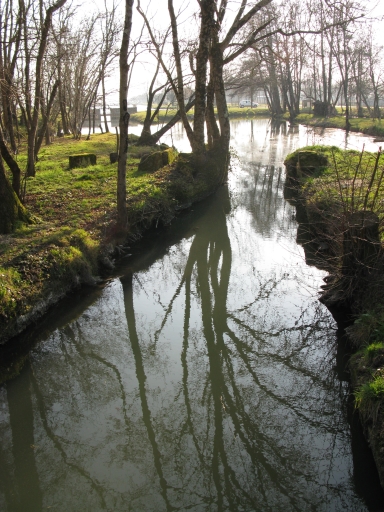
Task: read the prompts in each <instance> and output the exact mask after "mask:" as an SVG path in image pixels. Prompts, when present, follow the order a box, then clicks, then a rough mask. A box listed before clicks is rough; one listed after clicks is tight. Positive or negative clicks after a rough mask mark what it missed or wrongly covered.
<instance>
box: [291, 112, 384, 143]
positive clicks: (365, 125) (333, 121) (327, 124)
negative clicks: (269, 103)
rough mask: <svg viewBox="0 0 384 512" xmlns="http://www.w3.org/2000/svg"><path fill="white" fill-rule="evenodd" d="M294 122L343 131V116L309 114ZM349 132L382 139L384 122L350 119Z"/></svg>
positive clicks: (383, 136)
mask: <svg viewBox="0 0 384 512" xmlns="http://www.w3.org/2000/svg"><path fill="white" fill-rule="evenodd" d="M295 121H296V122H297V123H301V124H308V125H310V126H319V127H323V128H341V129H343V130H345V116H343V115H337V116H333V117H317V116H314V115H313V114H311V113H301V114H299V115H298V116H297V117H296V119H295ZM349 121H350V125H351V128H350V129H351V131H353V132H361V133H364V134H366V135H372V136H373V137H378V138H384V121H381V119H370V118H368V117H362V118H361V117H351V118H350V120H349Z"/></svg>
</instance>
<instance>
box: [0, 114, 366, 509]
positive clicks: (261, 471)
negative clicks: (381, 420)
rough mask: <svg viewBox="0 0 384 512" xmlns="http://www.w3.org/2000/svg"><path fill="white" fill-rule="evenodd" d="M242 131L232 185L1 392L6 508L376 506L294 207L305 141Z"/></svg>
mask: <svg viewBox="0 0 384 512" xmlns="http://www.w3.org/2000/svg"><path fill="white" fill-rule="evenodd" d="M232 126H233V131H232V145H233V147H234V148H235V150H236V153H237V157H233V159H232V171H231V174H230V178H229V187H228V189H227V188H225V187H222V188H220V190H219V191H218V193H217V194H215V196H214V197H212V198H210V199H209V200H207V201H205V202H203V203H201V204H200V205H195V207H194V208H193V209H192V211H190V212H187V213H186V214H185V216H184V217H180V218H179V219H177V220H176V221H175V222H174V224H173V226H172V227H171V228H170V229H168V230H165V231H163V232H162V234H161V235H159V236H158V237H157V239H156V241H154V243H153V245H150V243H149V242H148V244H149V246H148V249H147V251H146V252H144V253H141V254H140V253H138V254H136V253H134V255H133V256H132V258H131V259H128V260H126V264H125V265H121V266H120V268H119V272H118V274H119V277H116V278H114V279H112V280H111V282H110V283H109V284H108V285H107V286H105V288H104V289H103V290H102V292H101V293H100V296H99V297H98V298H97V299H96V300H95V301H94V302H93V303H92V304H91V305H90V306H89V305H86V306H84V308H83V310H81V307H80V306H81V303H80V304H79V309H78V310H77V311H73V313H72V316H71V315H70V314H69V317H70V321H69V322H68V323H66V324H65V325H62V324H61V322H60V318H59V319H58V321H57V324H56V325H55V326H54V328H53V329H52V330H51V332H49V333H44V334H43V335H42V337H41V342H40V343H39V344H38V345H37V346H36V347H35V348H34V350H33V351H32V353H31V356H30V360H29V362H28V364H27V365H26V366H25V368H24V370H23V371H22V372H21V375H20V376H19V378H17V379H15V380H14V381H12V382H10V383H8V384H7V385H6V386H3V387H2V388H0V437H1V439H2V445H1V447H0V476H1V477H4V478H0V509H1V510H4V511H9V512H10V511H13V510H28V507H30V510H42V509H48V508H52V509H53V510H57V511H63V512H67V511H68V510H92V511H95V512H98V511H102V510H113V511H127V510H134V511H136V510H140V511H156V512H158V511H170V510H193V511H203V510H204V511H212V512H213V511H218V510H220V511H224V510H225V511H235V510H236V511H256V512H266V511H270V512H276V511H284V512H290V511H300V512H303V511H311V512H328V511H350V510H356V511H357V510H359V511H367V510H370V505H369V500H374V499H376V498H375V497H374V496H373V494H372V493H368V492H367V493H366V494H364V495H361V494H359V493H358V492H357V490H356V487H355V485H354V481H353V475H354V471H355V470H354V466H353V457H352V452H351V434H350V428H349V424H348V422H347V418H346V414H345V401H346V399H347V396H348V389H347V384H346V382H344V381H340V380H339V378H338V373H337V371H336V370H335V360H336V356H337V346H336V342H335V324H334V321H333V319H332V318H331V316H330V315H329V313H328V311H327V310H326V309H325V308H324V307H323V306H322V305H321V304H320V303H319V302H318V300H317V291H318V289H319V286H320V284H321V283H322V277H323V276H324V272H323V271H320V270H318V269H316V268H314V267H309V266H306V265H305V262H304V255H303V252H302V249H301V248H300V247H299V246H298V245H297V244H296V241H295V240H296V229H297V224H296V221H295V218H294V210H293V208H292V206H290V205H289V204H287V203H286V202H285V201H284V198H283V186H284V170H283V168H282V162H283V160H284V157H285V155H286V154H287V153H288V152H290V151H292V150H293V149H295V148H296V147H298V146H299V145H302V143H301V140H302V139H301V138H300V137H301V135H300V130H301V128H300V127H296V128H295V130H296V133H294V130H292V131H291V130H289V129H288V128H287V126H286V124H285V123H284V125H281V124H279V125H276V126H272V125H271V124H270V122H269V120H257V121H254V122H250V121H235V122H234V123H232ZM176 134H177V135H178V136H180V140H183V139H182V136H183V135H182V131H181V132H175V133H173V140H176ZM307 135H308V134H306V136H307ZM184 143H185V141H184V142H183V144H184ZM175 145H177V144H175ZM172 231H176V232H177V233H180V235H179V236H178V237H177V238H176V240H173V242H172V243H167V237H169V236H171V235H172ZM153 236H154V237H155V234H154V235H153ZM19 427H20V428H19ZM31 447H33V448H31ZM9 489H10V491H9ZM23 507H24V508H23Z"/></svg>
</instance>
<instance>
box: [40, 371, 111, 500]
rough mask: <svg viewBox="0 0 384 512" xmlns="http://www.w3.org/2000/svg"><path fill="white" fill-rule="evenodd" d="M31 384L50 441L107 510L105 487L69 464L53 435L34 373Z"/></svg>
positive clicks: (85, 472) (83, 471) (67, 463)
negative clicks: (86, 482) (84, 480)
mask: <svg viewBox="0 0 384 512" xmlns="http://www.w3.org/2000/svg"><path fill="white" fill-rule="evenodd" d="M31 382H32V386H33V388H34V391H35V395H36V399H37V406H38V409H39V412H40V417H41V421H42V424H43V427H44V430H45V432H46V434H47V436H48V437H49V438H50V440H51V441H52V443H53V445H54V446H55V448H56V449H57V450H58V451H59V453H60V454H61V456H62V459H63V462H64V463H65V464H66V465H67V466H68V467H70V468H72V469H74V470H75V471H77V472H78V473H79V474H80V475H81V476H82V477H84V478H85V479H86V480H87V481H88V482H89V483H90V484H91V487H92V489H94V490H95V491H96V493H97V495H98V496H99V498H100V502H101V506H102V508H103V510H107V504H106V503H105V500H104V496H103V486H102V485H100V484H99V483H97V481H96V480H94V479H93V478H92V477H91V476H90V474H89V473H88V472H87V471H85V469H83V468H81V467H79V466H77V465H76V464H74V463H73V462H69V460H68V456H67V454H66V453H65V450H64V448H63V447H62V446H61V444H60V442H59V438H58V436H56V435H55V434H54V433H53V431H52V429H51V428H50V426H49V425H48V419H47V416H46V414H45V409H46V408H45V404H44V397H43V395H42V393H41V392H40V389H39V385H38V382H37V380H36V378H35V376H34V374H33V372H31Z"/></svg>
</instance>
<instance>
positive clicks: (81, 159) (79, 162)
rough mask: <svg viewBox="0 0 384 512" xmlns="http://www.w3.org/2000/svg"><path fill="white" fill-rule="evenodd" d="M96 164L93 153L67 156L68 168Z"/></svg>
mask: <svg viewBox="0 0 384 512" xmlns="http://www.w3.org/2000/svg"><path fill="white" fill-rule="evenodd" d="M89 165H96V155H95V154H94V153H84V154H82V155H72V156H70V157H69V168H70V169H74V168H75V167H88V166H89Z"/></svg>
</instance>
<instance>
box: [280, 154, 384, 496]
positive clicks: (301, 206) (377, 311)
mask: <svg viewBox="0 0 384 512" xmlns="http://www.w3.org/2000/svg"><path fill="white" fill-rule="evenodd" d="M286 166H287V173H288V176H289V177H288V181H287V184H288V188H289V187H290V188H289V190H288V192H287V193H288V195H289V193H290V192H292V190H293V191H294V192H295V193H296V195H295V194H294V197H296V199H295V202H296V204H297V207H298V220H299V221H300V223H301V224H300V229H301V232H304V233H305V235H306V236H304V237H303V240H305V242H304V248H305V249H306V254H307V253H308V254H307V261H308V259H309V260H310V261H311V262H312V263H314V264H317V265H318V266H321V267H323V268H325V269H327V271H328V272H329V275H328V277H327V279H326V284H325V285H324V286H323V289H324V291H323V293H322V300H323V302H324V303H325V304H326V305H327V306H328V307H330V309H331V311H333V312H338V313H339V314H340V312H341V313H342V314H341V317H340V316H339V320H343V321H347V322H348V323H349V324H350V325H349V326H348V327H347V329H346V333H347V336H348V339H349V342H350V345H351V349H352V353H353V356H352V357H351V359H350V361H349V369H350V374H351V382H352V386H353V390H354V397H355V407H356V409H357V410H358V411H359V415H360V417H361V420H362V423H363V426H364V430H365V433H366V435H367V438H368V440H369V443H370V446H371V447H372V451H373V454H374V458H375V461H376V464H377V467H378V470H379V475H380V479H381V483H382V486H383V487H384V371H383V367H384V255H383V233H384V229H383V228H384V157H383V156H382V155H379V154H371V153H358V152H356V151H343V150H340V149H339V148H335V147H320V146H319V147H309V148H303V149H301V150H299V151H297V152H295V153H293V154H292V155H289V156H288V157H287V159H286ZM360 215H361V217H359V218H360V219H362V221H361V222H359V224H358V225H356V224H354V223H353V222H352V219H356V218H357V217H356V216H360ZM370 219H374V224H373V226H374V229H375V230H373V228H371V225H370V224H369V222H368V220H370ZM376 223H377V224H376ZM373 235H375V236H373ZM349 241H351V243H352V247H359V245H360V246H362V247H363V248H364V251H365V252H363V253H362V252H358V254H359V255H361V254H363V256H364V257H363V256H361V257H360V256H359V258H355V260H353V259H351V254H352V255H353V256H355V255H354V254H353V251H354V249H353V248H352V253H350V251H351V249H350V248H351V244H350V243H349ZM366 248H367V249H366ZM371 249H373V251H372V252H369V251H371Z"/></svg>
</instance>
